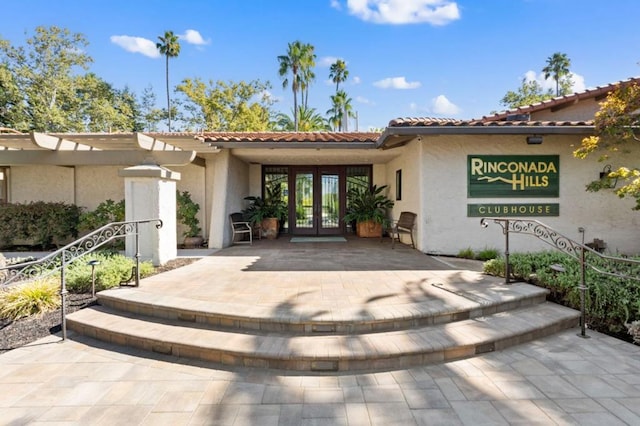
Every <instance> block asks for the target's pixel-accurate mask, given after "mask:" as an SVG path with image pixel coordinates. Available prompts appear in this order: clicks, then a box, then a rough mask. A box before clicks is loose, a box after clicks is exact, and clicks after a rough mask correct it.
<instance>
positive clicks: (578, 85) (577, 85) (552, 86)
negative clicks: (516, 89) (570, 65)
mask: <svg viewBox="0 0 640 426" xmlns="http://www.w3.org/2000/svg"><path fill="white" fill-rule="evenodd" d="M569 76H570V77H571V82H572V84H571V90H572V91H573V92H582V91H584V90H585V89H586V86H585V84H584V76H581V75H580V74H576V73H574V72H572V73H569ZM524 79H525V80H526V81H536V82H538V84H539V85H540V87H542V90H544V91H545V92H546V91H547V90H551V92H553V93H554V94H555V93H556V81H555V80H554V79H553V77H549V78H548V79H546V80H545V78H544V73H542V72H541V73H539V74H536V72H535V71H532V70H529V71H527V72H526V73H524Z"/></svg>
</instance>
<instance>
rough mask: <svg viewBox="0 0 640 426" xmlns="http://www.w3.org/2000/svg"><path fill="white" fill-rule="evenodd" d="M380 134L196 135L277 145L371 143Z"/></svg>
mask: <svg viewBox="0 0 640 426" xmlns="http://www.w3.org/2000/svg"><path fill="white" fill-rule="evenodd" d="M379 136H380V133H373V132H298V133H296V132H205V133H200V134H198V135H196V138H197V139H200V140H201V141H203V142H208V143H216V142H253V143H257V144H258V143H262V142H270V143H273V142H277V143H305V142H310V143H312V142H316V143H318V142H320V143H341V142H345V143H347V142H348V143H353V142H362V143H367V142H368V143H371V142H375V141H377V140H378V137H379Z"/></svg>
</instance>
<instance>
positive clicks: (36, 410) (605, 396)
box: [0, 329, 640, 426]
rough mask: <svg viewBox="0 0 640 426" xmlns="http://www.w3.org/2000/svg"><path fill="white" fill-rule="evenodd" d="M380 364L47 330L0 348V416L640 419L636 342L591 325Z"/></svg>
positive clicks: (245, 420) (190, 421)
mask: <svg viewBox="0 0 640 426" xmlns="http://www.w3.org/2000/svg"><path fill="white" fill-rule="evenodd" d="M576 331H577V330H575V329H574V330H569V331H566V332H564V333H561V334H558V335H556V336H553V337H550V338H546V339H543V340H539V341H536V342H533V343H528V344H524V345H520V346H516V347H514V348H512V349H508V350H505V351H501V352H495V353H490V354H485V355H482V356H478V357H475V358H472V359H466V360H461V361H455V362H448V363H442V364H435V365H430V366H426V367H418V368H412V369H408V370H399V371H391V372H382V373H379V372H378V373H360V374H353V375H349V374H347V375H339V374H327V375H298V374H293V373H287V372H279V371H268V370H257V369H249V368H237V369H235V368H231V369H220V368H216V367H215V366H213V365H211V364H207V363H198V362H188V361H184V360H179V361H178V360H176V359H174V358H171V357H165V356H161V355H151V354H149V353H146V352H136V351H126V350H123V349H122V348H121V347H115V346H111V345H108V344H104V343H100V342H97V341H94V340H91V339H85V338H83V337H80V336H74V335H73V334H72V338H71V339H70V340H68V341H67V342H64V343H60V342H59V337H56V336H51V337H49V338H46V339H43V340H41V341H38V342H36V343H34V344H32V345H29V346H25V347H23V348H19V349H15V350H13V351H10V352H7V353H5V354H2V355H0V423H1V424H11V425H22V424H34V425H35V424H44V423H46V424H53V423H55V424H83V425H84V424H97V425H116V424H118V425H119V424H123V425H124V424H126V425H137V424H141V425H165V424H166V425H200V424H209V425H260V426H267V425H385V426H388V425H403V426H404V425H414V424H417V425H437V424H442V425H460V424H461V425H507V424H512V425H517V424H526V425H530V424H542V425H547V424H549V425H553V424H561V425H564V424H582V425H603V424H606V425H607V426H613V425H623V424H628V425H638V424H640V347H638V346H634V345H631V344H629V343H624V342H622V341H619V340H616V339H614V338H611V337H608V336H605V335H602V334H599V333H596V332H592V331H590V332H589V335H590V336H591V338H590V339H582V338H580V337H578V336H576Z"/></svg>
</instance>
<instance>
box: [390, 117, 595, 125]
mask: <svg viewBox="0 0 640 426" xmlns="http://www.w3.org/2000/svg"><path fill="white" fill-rule="evenodd" d="M509 126H511V127H539V126H544V127H558V126H565V127H571V126H593V121H592V120H589V121H486V120H456V119H442V118H431V117H422V118H421V117H414V118H396V119H395V120H391V121H390V122H389V127H509Z"/></svg>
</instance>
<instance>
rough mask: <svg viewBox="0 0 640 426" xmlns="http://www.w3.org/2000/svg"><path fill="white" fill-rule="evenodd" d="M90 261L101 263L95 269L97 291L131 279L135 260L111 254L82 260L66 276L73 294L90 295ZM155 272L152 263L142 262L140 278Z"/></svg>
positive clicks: (71, 267)
mask: <svg viewBox="0 0 640 426" xmlns="http://www.w3.org/2000/svg"><path fill="white" fill-rule="evenodd" d="M90 260H97V261H99V262H100V263H99V264H98V265H97V266H96V267H95V272H96V291H101V290H106V289H108V288H113V287H117V286H118V285H120V283H121V282H123V281H125V280H127V279H129V277H131V271H132V268H133V267H134V266H135V261H134V259H131V258H129V257H125V256H122V255H120V254H113V253H109V252H99V253H91V254H89V255H87V256H85V257H84V258H82V259H78V260H76V261H75V262H74V263H72V264H71V265H70V267H69V269H68V271H67V273H66V275H65V277H66V286H67V289H68V290H69V291H70V292H71V293H88V292H90V291H91V266H90V265H88V262H89V261H90ZM152 272H153V265H152V264H151V262H140V277H141V278H144V277H145V276H148V275H150V274H151V273H152Z"/></svg>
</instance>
